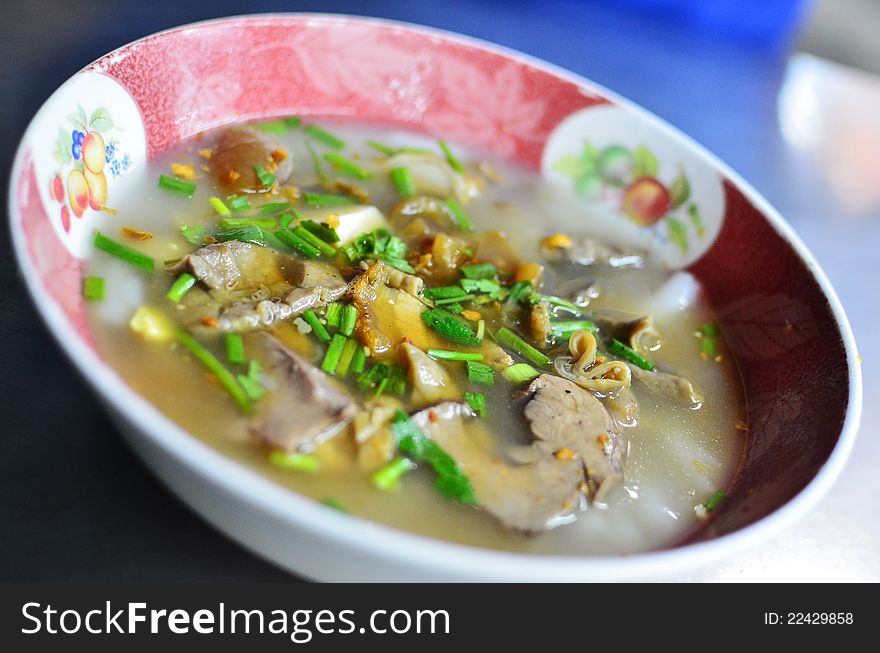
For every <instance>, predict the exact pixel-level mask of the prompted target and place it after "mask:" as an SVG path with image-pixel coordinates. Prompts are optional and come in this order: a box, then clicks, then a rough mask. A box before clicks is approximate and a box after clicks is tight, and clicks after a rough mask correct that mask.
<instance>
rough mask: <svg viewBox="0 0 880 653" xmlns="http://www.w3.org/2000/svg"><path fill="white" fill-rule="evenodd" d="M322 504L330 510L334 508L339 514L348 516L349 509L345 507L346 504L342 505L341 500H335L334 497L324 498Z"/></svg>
mask: <svg viewBox="0 0 880 653" xmlns="http://www.w3.org/2000/svg"><path fill="white" fill-rule="evenodd" d="M321 503H323V504H324V505H325V506H327V507H328V508H333V510H338V511H339V512H342V513H345V514H346V515H347V514H348V508H346V507H345V504H344V503H342V502H341V501H340V500H339V499H334V498H333V497H324V498H323V499H321Z"/></svg>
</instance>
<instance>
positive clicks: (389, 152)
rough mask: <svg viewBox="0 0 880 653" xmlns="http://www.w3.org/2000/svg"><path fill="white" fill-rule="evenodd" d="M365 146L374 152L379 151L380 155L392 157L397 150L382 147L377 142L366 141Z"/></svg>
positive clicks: (382, 145) (385, 146)
mask: <svg viewBox="0 0 880 653" xmlns="http://www.w3.org/2000/svg"><path fill="white" fill-rule="evenodd" d="M367 145H369V146H370V147H372V148H373V149H374V150H379V151H380V152H381V153H382V154H386V155H388V156H393V155H394V154H396V153H397V150H395V149H394V148H393V147H388V146H387V145H384V144H382V143H380V142H378V141H367Z"/></svg>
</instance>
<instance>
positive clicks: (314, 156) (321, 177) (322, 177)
mask: <svg viewBox="0 0 880 653" xmlns="http://www.w3.org/2000/svg"><path fill="white" fill-rule="evenodd" d="M306 150H308V152H309V159H311V161H312V168H313V169H314V171H315V176H316V177H317V178H318V181H320V182H321V183H322V184H323V183H326V182H328V181H329V180H330V179H329V177H327V175H326V174H324V166H322V165H321V159H320V158H318V153H317V152H315V148H314V147H312V142H311V141H310V140H309V139H306Z"/></svg>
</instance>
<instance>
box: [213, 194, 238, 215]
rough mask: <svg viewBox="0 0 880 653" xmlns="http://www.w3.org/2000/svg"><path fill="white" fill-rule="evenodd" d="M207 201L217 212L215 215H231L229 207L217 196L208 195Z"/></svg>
mask: <svg viewBox="0 0 880 653" xmlns="http://www.w3.org/2000/svg"><path fill="white" fill-rule="evenodd" d="M208 202H209V203H210V205H211V206H212V207H214V210H215V211H216V212H217V215H222V216H224V217H228V216H230V215H232V211H230V210H229V207H228V206H226V205H225V204H224V203H223V200H221V199H220V198H219V197H210V198H208Z"/></svg>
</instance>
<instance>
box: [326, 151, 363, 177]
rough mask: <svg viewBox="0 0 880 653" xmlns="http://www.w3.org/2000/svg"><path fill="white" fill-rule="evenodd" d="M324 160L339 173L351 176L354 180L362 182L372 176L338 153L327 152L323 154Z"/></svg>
mask: <svg viewBox="0 0 880 653" xmlns="http://www.w3.org/2000/svg"><path fill="white" fill-rule="evenodd" d="M324 160H325V161H326V162H327V163H329V164H330V165H332V166H333V167H334V168H336V169H337V170H339V171H340V172H344V173H345V174H347V175H351V176H352V177H354V178H355V179H361V180H364V179H369V178H370V177H372V176H373V173H372V172H370V171H369V170H366V169H365V168H362V167H361V166H359V165H358V164H357V163H355V162H354V161H351V160H349V159H346V158H345V157H344V156H342V155H341V154H340V153H339V152H327V153H326V154H324Z"/></svg>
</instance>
